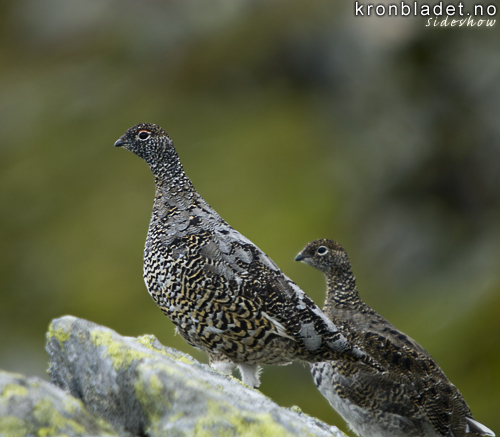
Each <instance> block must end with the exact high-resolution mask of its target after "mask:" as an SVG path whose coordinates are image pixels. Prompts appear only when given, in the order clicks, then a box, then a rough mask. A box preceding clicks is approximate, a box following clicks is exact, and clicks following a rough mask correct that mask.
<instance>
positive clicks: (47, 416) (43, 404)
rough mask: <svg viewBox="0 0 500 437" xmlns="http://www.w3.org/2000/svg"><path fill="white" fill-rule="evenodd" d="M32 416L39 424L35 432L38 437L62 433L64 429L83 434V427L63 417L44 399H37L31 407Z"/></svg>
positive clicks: (84, 431)
mask: <svg viewBox="0 0 500 437" xmlns="http://www.w3.org/2000/svg"><path fill="white" fill-rule="evenodd" d="M33 417H34V418H35V419H36V421H37V422H38V423H40V424H46V425H47V426H40V427H39V428H38V430H37V433H38V435H39V436H40V437H46V436H56V435H62V433H63V432H64V431H70V430H71V431H73V432H72V434H85V433H86V430H85V428H84V427H83V426H82V425H80V424H79V423H77V422H75V421H74V420H73V419H70V418H68V417H64V416H63V415H61V414H60V413H59V411H57V410H56V409H55V408H54V406H53V405H52V403H51V402H50V401H48V400H46V399H42V400H41V401H39V402H38V403H37V404H36V405H35V407H34V408H33Z"/></svg>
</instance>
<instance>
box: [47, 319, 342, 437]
mask: <svg viewBox="0 0 500 437" xmlns="http://www.w3.org/2000/svg"><path fill="white" fill-rule="evenodd" d="M47 351H48V352H49V355H50V367H49V373H50V375H51V377H52V381H53V382H54V383H55V384H56V385H58V386H59V387H61V388H63V389H64V390H66V391H68V392H69V393H71V394H72V395H73V396H75V397H77V398H79V399H81V400H82V401H83V403H84V404H85V406H86V408H87V409H88V410H89V411H91V412H92V413H94V414H96V415H99V416H101V417H102V418H104V419H105V420H107V421H109V422H110V423H112V424H113V425H114V426H115V428H116V429H119V430H120V432H121V433H124V432H128V433H131V434H133V435H148V436H164V435H165V436H166V435H168V436H184V435H189V436H192V435H225V436H233V435H234V436H242V435H258V436H273V437H274V436H294V435H295V436H330V437H331V436H335V437H337V436H338V437H340V436H344V434H343V433H342V432H341V431H339V430H338V429H337V428H335V427H331V426H329V425H327V424H325V423H323V422H320V421H319V420H317V419H314V418H312V417H309V416H307V415H305V414H303V413H301V412H297V411H295V410H294V409H286V408H282V407H280V406H278V405H277V404H276V403H274V402H273V401H271V400H270V399H269V398H267V397H266V396H264V395H262V394H261V393H260V392H259V391H257V390H254V389H251V388H249V387H247V386H245V385H244V384H243V383H241V382H240V381H239V380H237V379H235V378H233V377H231V376H227V375H223V374H220V373H218V372H216V371H215V370H213V369H211V368H210V367H209V366H207V365H205V364H201V363H199V362H197V361H196V360H195V359H194V358H192V357H190V356H189V355H186V354H182V353H180V352H178V351H176V350H174V349H170V348H167V347H164V346H162V345H161V344H160V343H159V342H158V340H157V339H156V338H155V337H154V336H149V335H147V336H143V337H139V338H131V337H122V336H120V335H118V334H117V333H116V332H114V331H112V330H111V329H108V328H105V327H102V326H99V325H96V324H94V323H91V322H88V321H86V320H82V319H77V318H75V317H71V316H66V317H62V318H60V319H56V320H54V321H52V323H51V325H50V328H49V332H48V334H47Z"/></svg>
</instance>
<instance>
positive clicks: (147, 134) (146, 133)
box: [137, 130, 151, 140]
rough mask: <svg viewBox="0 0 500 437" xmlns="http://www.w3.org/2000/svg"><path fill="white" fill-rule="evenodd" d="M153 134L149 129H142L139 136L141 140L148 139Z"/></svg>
mask: <svg viewBox="0 0 500 437" xmlns="http://www.w3.org/2000/svg"><path fill="white" fill-rule="evenodd" d="M150 136H151V132H149V131H148V130H140V131H139V133H138V134H137V137H138V138H139V139H140V140H147V139H148V138H149V137H150Z"/></svg>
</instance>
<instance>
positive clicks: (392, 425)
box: [296, 240, 495, 437]
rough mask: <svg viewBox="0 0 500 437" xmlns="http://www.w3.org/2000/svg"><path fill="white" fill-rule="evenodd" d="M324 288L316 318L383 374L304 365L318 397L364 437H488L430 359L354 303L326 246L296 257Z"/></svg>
mask: <svg viewBox="0 0 500 437" xmlns="http://www.w3.org/2000/svg"><path fill="white" fill-rule="evenodd" d="M296 260H297V261H302V262H304V263H306V264H309V265H311V266H312V267H315V268H317V269H319V270H321V271H322V272H323V273H324V274H325V277H326V281H327V295H326V300H325V306H324V308H323V311H324V312H325V314H326V315H327V316H328V317H329V318H330V319H331V320H332V321H333V323H334V324H335V325H336V326H337V327H338V328H339V329H340V331H341V332H342V333H343V334H344V336H345V337H346V338H347V339H348V340H349V341H350V342H352V343H353V344H354V345H356V346H357V347H358V348H359V349H361V350H363V351H365V352H366V353H367V354H369V355H370V356H371V357H373V358H374V359H375V360H377V362H379V363H380V364H381V365H382V366H384V367H385V368H386V371H385V372H379V371H378V370H376V369H373V368H370V367H367V366H365V365H362V364H358V363H355V362H347V361H344V360H338V361H334V362H330V363H316V364H313V365H312V366H311V371H312V374H313V378H314V381H315V383H316V385H317V386H318V388H319V390H320V391H321V393H322V394H323V395H324V396H325V397H326V398H327V399H328V401H329V402H330V404H331V405H332V406H333V408H335V410H336V411H337V412H338V413H339V414H340V415H341V416H342V417H343V418H344V419H345V420H346V422H347V423H348V424H349V425H350V427H351V428H352V429H353V431H354V432H356V433H358V434H359V435H362V436H364V437H410V436H415V437H416V436H419V437H424V436H425V437H441V436H447V437H460V436H494V435H495V434H493V432H492V431H491V430H489V429H488V428H486V427H485V426H484V425H481V424H480V423H478V422H476V421H475V420H474V419H473V417H472V414H471V412H470V409H469V407H468V406H467V403H466V402H465V400H464V398H463V397H462V395H461V394H460V392H459V391H458V389H457V388H456V387H455V386H454V385H453V384H452V383H451V382H450V381H449V380H448V378H447V377H446V375H445V374H444V373H443V371H442V370H441V369H440V367H439V366H438V365H437V363H436V362H435V361H434V360H433V359H432V357H431V356H430V355H429V354H428V353H427V352H426V351H425V350H424V349H423V348H422V347H421V346H420V345H419V344H418V343H417V342H415V341H414V340H412V339H411V338H410V337H408V336H407V335H405V334H403V333H402V332H400V331H398V330H397V329H396V328H395V327H394V326H393V325H391V324H390V323H389V322H388V321H387V320H385V319H384V318H383V317H381V316H380V315H379V314H378V313H376V312H375V311H374V310H373V309H371V308H370V307H369V306H368V305H366V304H365V303H364V302H363V301H362V300H361V298H360V297H359V294H358V291H357V288H356V281H355V278H354V276H353V273H352V270H351V265H350V262H349V258H348V256H347V253H346V252H345V251H344V249H343V248H342V246H340V244H338V243H336V242H334V241H331V240H316V241H314V242H312V243H309V244H308V245H307V246H306V247H305V248H304V250H303V251H302V252H300V253H299V255H297V258H296Z"/></svg>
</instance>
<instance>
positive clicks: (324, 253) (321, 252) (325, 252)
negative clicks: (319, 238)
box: [316, 246, 328, 256]
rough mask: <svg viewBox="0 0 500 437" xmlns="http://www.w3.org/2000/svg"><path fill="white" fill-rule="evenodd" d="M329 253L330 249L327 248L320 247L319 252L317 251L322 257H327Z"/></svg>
mask: <svg viewBox="0 0 500 437" xmlns="http://www.w3.org/2000/svg"><path fill="white" fill-rule="evenodd" d="M327 252H328V249H327V248H326V247H325V246H319V247H318V250H317V251H316V253H317V254H318V255H320V256H323V255H326V254H327Z"/></svg>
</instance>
